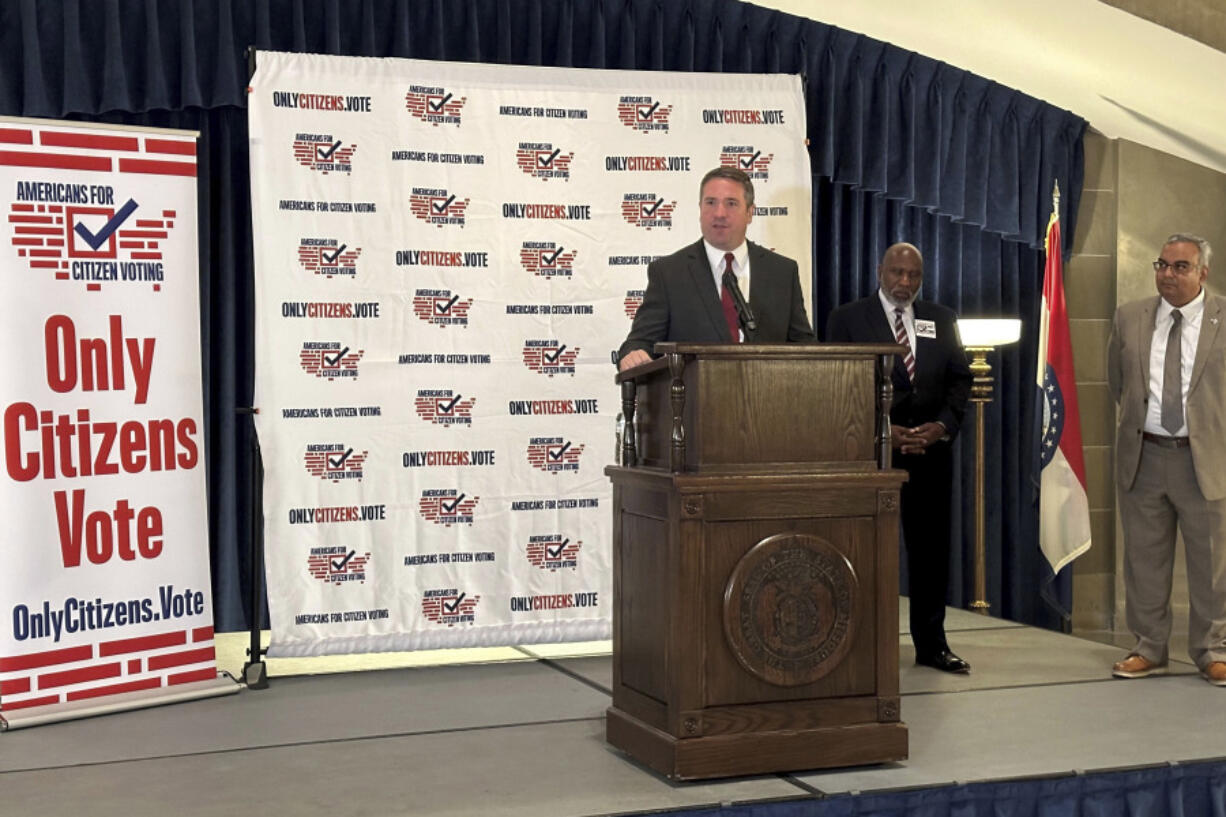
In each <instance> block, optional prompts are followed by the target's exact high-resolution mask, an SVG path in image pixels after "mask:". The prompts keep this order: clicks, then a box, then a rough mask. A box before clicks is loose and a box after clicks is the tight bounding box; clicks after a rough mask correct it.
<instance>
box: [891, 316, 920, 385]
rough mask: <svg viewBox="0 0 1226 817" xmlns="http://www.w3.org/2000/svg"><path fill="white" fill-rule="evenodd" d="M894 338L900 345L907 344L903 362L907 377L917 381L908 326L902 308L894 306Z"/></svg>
mask: <svg viewBox="0 0 1226 817" xmlns="http://www.w3.org/2000/svg"><path fill="white" fill-rule="evenodd" d="M894 340H895V342H897V343H898V345H899V346H905V347H906V352H904V353H903V356H902V363H903V365H904V366H906V367H907V379H908V380H910V381H911V382H912V383H914V382H915V355H913V354H911V340H910V339H909V338H908V337H907V327H906V326H904V325H903V322H902V310H901V309H899V308H898V307H895V308H894Z"/></svg>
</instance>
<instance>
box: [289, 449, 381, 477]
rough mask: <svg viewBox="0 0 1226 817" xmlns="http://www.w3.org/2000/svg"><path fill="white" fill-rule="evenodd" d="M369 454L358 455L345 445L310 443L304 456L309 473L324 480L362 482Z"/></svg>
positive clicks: (304, 462) (303, 462)
mask: <svg viewBox="0 0 1226 817" xmlns="http://www.w3.org/2000/svg"><path fill="white" fill-rule="evenodd" d="M366 454H367V452H365V451H363V452H362V453H360V454H359V453H357V452H356V451H354V449H353V446H347V445H345V444H344V443H310V444H308V445H307V447H306V453H304V454H303V455H302V464H303V466H304V467H305V468H306V470H307V473H308V474H310V475H311V476H313V477H318V478H319V479H322V480H332V481H333V482H340V481H341V480H357V481H358V482H361V481H362V463H364V462H366Z"/></svg>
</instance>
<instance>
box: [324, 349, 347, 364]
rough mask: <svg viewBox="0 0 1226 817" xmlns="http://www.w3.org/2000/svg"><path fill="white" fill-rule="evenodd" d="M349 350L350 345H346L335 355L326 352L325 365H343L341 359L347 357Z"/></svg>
mask: <svg viewBox="0 0 1226 817" xmlns="http://www.w3.org/2000/svg"><path fill="white" fill-rule="evenodd" d="M348 351H349V347H348V346H346V347H345V348H344V349H341V350H340V351H339V352H337V353H336V354H335V355H330V354H328V353H327V352H324V365H325V366H339V365H341V360H342V359H343V358H344V357H345V354H346V353H347V352H348Z"/></svg>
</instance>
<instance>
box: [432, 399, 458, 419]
mask: <svg viewBox="0 0 1226 817" xmlns="http://www.w3.org/2000/svg"><path fill="white" fill-rule="evenodd" d="M458 402H460V395H458V394H457V395H456V396H455V397H453V398H451V399H450V400H442V399H440V400H438V401H437V402H435V404H434V405H435V406H437V407H438V413H439V414H450V413H451V412H452V411H454V410H455V405H456V403H458Z"/></svg>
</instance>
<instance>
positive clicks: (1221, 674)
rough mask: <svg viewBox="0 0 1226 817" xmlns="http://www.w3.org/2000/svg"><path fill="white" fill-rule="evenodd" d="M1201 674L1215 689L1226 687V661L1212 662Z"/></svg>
mask: <svg viewBox="0 0 1226 817" xmlns="http://www.w3.org/2000/svg"><path fill="white" fill-rule="evenodd" d="M1200 674H1201V675H1202V676H1203V677H1204V679H1205V680H1206V681H1208V682H1209V683H1211V684H1213V685H1214V686H1215V687H1226V661H1213V662H1210V663H1208V664H1206V665H1205V668H1204V669H1203V670H1201V671H1200Z"/></svg>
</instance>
